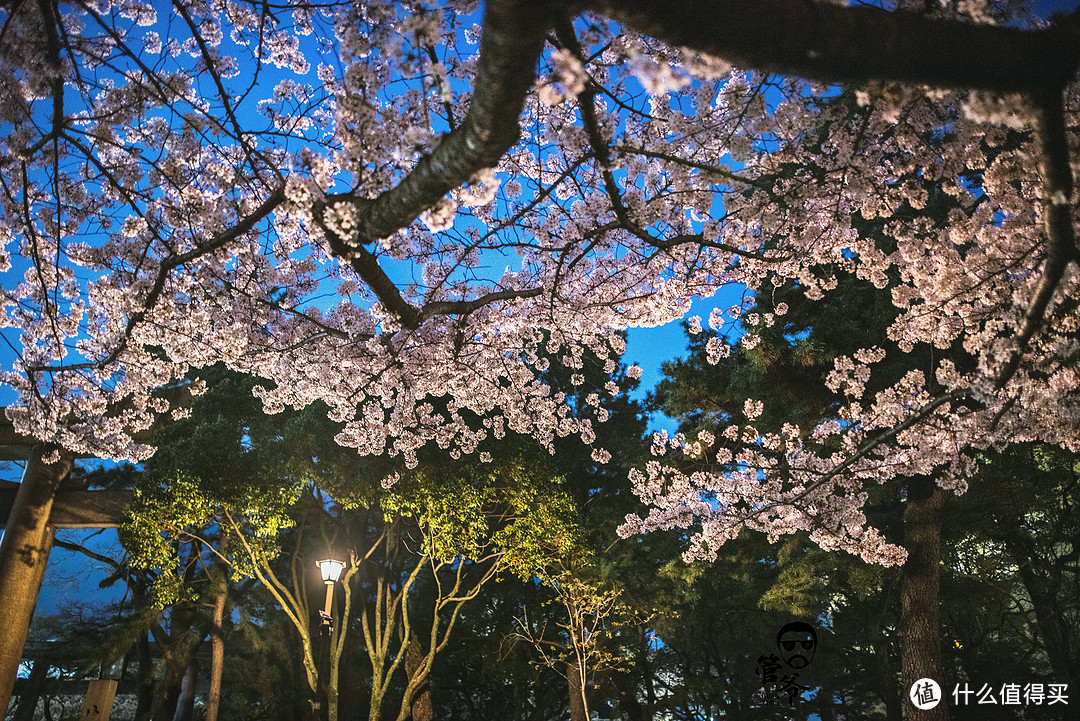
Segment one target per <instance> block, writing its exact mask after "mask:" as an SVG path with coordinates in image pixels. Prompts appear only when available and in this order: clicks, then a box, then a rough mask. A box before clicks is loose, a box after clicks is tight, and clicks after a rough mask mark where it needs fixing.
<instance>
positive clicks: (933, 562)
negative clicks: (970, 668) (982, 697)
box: [900, 477, 949, 721]
mask: <svg viewBox="0 0 1080 721" xmlns="http://www.w3.org/2000/svg"><path fill="white" fill-rule="evenodd" d="M947 495H948V494H947V492H946V491H944V490H942V489H941V488H940V487H939V486H938V485H937V484H936V483H935V482H934V480H933V479H932V478H926V477H920V478H916V479H913V480H912V481H911V482H910V483H909V484H908V495H907V505H906V507H905V508H904V547H905V548H906V549H907V552H908V558H907V562H906V563H904V569H903V574H902V576H901V580H900V667H901V688H902V689H903V692H904V695H905V700H904V718H905V719H909V720H910V721H948V718H949V711H948V698H947V694H948V691H947V690H946V688H945V682H944V679H943V678H942V674H941V622H940V616H939V611H938V605H939V603H940V600H939V593H938V587H939V583H940V565H941V516H942V508H943V507H944V505H945V498H946V496H947ZM922 678H929V679H933V680H934V681H936V682H937V683H938V684H939V685H940V686H941V692H940V694H939V696H940V697H941V698H940V700H939V702H938V704H937V706H935V707H934V708H932V709H924V710H920V709H918V708H916V707H915V706H914V704H913V703H912V701H911V696H910V693H909V692H910V691H911V688H912V686H913V685H914V684H915V682H916V681H918V680H919V679H922Z"/></svg>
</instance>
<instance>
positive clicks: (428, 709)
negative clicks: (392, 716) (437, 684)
mask: <svg viewBox="0 0 1080 721" xmlns="http://www.w3.org/2000/svg"><path fill="white" fill-rule="evenodd" d="M423 660H424V659H423V654H422V653H421V652H420V638H419V637H418V636H417V635H416V631H410V632H409V645H408V647H407V648H406V649H405V673H406V674H407V675H408V677H409V678H410V679H411V678H412V677H413V675H414V674H415V673H416V672H417V670H418V669H419V668H420V666H421V664H422V663H423ZM434 717H435V709H434V707H433V706H432V705H431V686H430V685H428V684H427V683H425V684H424V685H423V686H422V687H421V688H420V691H418V692H417V694H416V696H414V697H413V700H412V721H431V720H432V719H433V718H434Z"/></svg>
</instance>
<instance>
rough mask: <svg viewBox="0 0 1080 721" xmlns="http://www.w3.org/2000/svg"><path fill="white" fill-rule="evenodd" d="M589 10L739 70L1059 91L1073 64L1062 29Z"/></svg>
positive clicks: (611, 5)
mask: <svg viewBox="0 0 1080 721" xmlns="http://www.w3.org/2000/svg"><path fill="white" fill-rule="evenodd" d="M586 7H587V8H589V9H594V10H597V11H598V12H601V13H604V14H605V15H609V16H611V17H612V18H615V19H617V20H619V21H621V22H623V23H625V24H626V25H627V26H629V27H632V28H634V29H635V30H638V31H640V32H643V33H646V34H648V35H652V36H653V37H656V38H659V39H661V40H664V41H666V42H668V43H671V44H672V45H679V46H683V47H687V48H691V49H693V50H698V51H700V52H706V53H709V54H711V55H716V56H718V57H721V58H724V59H725V60H727V61H729V62H731V63H733V64H735V65H737V66H739V67H742V68H753V69H756V70H760V71H763V72H768V73H783V74H787V75H798V76H800V77H804V78H808V79H811V80H823V81H827V82H833V81H840V80H843V81H848V82H859V81H866V80H891V81H900V82H910V83H925V84H927V85H933V86H937V87H964V88H982V89H988V90H998V91H1022V90H1032V89H1035V88H1043V87H1048V88H1060V87H1062V86H1063V85H1064V84H1065V83H1067V82H1068V81H1069V80H1071V79H1072V77H1073V76H1074V75H1075V74H1076V69H1077V66H1078V65H1080V38H1078V36H1077V33H1076V31H1074V30H1065V29H1051V30H1018V29H1016V28H1009V27H999V26H991V25H974V24H970V23H963V22H958V21H953V20H942V19H935V18H928V17H925V16H923V15H920V14H916V13H912V12H902V11H896V12H886V11H884V10H881V9H878V8H872V7H841V6H838V5H834V4H832V3H828V2H815V1H814V0H724V1H723V2H713V1H711V0H663V2H658V1H657V0H593V1H592V2H588V3H586Z"/></svg>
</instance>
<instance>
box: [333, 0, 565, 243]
mask: <svg viewBox="0 0 1080 721" xmlns="http://www.w3.org/2000/svg"><path fill="white" fill-rule="evenodd" d="M558 4H559V3H553V2H523V1H520V0H491V1H490V2H487V3H485V7H484V31H483V37H482V38H481V41H480V58H479V63H478V67H477V73H476V82H475V85H474V88H473V97H472V102H471V104H470V106H469V112H468V114H467V115H466V116H465V120H464V122H463V123H462V124H461V126H460V127H458V128H457V129H456V130H454V131H453V132H451V133H449V134H448V135H446V136H444V137H443V139H442V142H440V143H439V146H438V147H437V148H435V150H434V151H433V152H432V153H431V155H427V156H425V157H424V158H423V159H421V160H420V162H419V163H417V165H416V167H415V168H414V169H413V170H412V171H411V172H410V173H409V174H408V175H407V176H405V178H404V179H403V180H402V181H401V183H399V184H398V185H397V186H395V187H393V188H391V189H390V190H387V191H386V192H384V193H382V194H381V195H379V196H378V197H377V198H375V199H373V200H366V199H363V198H360V197H358V196H355V195H353V194H347V195H338V196H334V198H333V200H335V201H346V202H351V203H353V204H354V205H355V206H356V209H357V210H358V211H359V212H358V215H359V218H358V219H357V220H358V227H357V230H356V233H355V235H354V237H352V238H342V237H340V236H338V235H337V234H335V233H330V241H331V246H332V247H333V249H334V252H335V253H337V254H338V255H340V256H342V257H344V258H348V259H349V260H352V259H353V257H354V256H355V255H356V254H357V248H358V247H359V246H360V245H362V244H367V243H371V242H373V241H375V240H377V239H379V238H386V237H388V236H390V235H393V234H394V233H396V232H397V231H398V230H400V229H401V228H404V227H406V226H408V225H409V224H410V223H412V222H413V221H414V220H416V218H417V217H419V215H420V213H422V212H423V211H424V210H426V209H427V208H430V207H431V206H432V205H434V204H435V203H437V202H438V201H439V199H440V198H442V197H443V196H444V195H446V194H447V193H448V192H450V191H451V190H453V189H454V188H457V187H458V186H460V185H461V184H463V183H464V182H465V181H467V180H468V179H469V178H470V177H471V176H472V175H473V174H475V173H476V172H477V171H480V170H483V169H484V168H490V167H493V166H495V165H496V164H497V163H498V162H499V159H500V158H502V156H503V154H504V153H505V152H506V151H507V150H509V149H510V147H511V146H513V145H514V143H516V142H517V140H518V138H519V136H520V134H521V129H520V126H519V125H518V117H519V116H520V115H521V110H522V108H523V107H524V106H525V97H526V95H527V94H528V92H529V90H530V88H531V87H532V84H533V81H534V79H535V78H536V64H537V60H538V59H539V57H540V50H541V49H542V47H543V44H544V37H545V34H546V32H547V29H548V27H549V26H550V24H551V20H552V16H553V9H554V8H555V7H556V6H557V5H558ZM329 200H330V199H328V201H329ZM324 209H325V205H324V206H323V207H316V209H315V210H316V219H318V220H320V222H321V221H322V218H323V210H324ZM324 229H325V225H324Z"/></svg>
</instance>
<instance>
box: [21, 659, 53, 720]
mask: <svg viewBox="0 0 1080 721" xmlns="http://www.w3.org/2000/svg"><path fill="white" fill-rule="evenodd" d="M49 668H50V664H49V662H48V661H46V660H45V659H43V658H39V659H37V660H36V661H34V667H33V668H32V669H30V678H28V679H27V680H26V685H25V686H23V692H22V693H21V694H19V706H18V708H16V709H15V717H14V719H13V720H12V721H33V719H34V711H36V710H37V704H38V699H39V698H41V689H42V687H43V686H44V685H45V679H46V678H47V676H48V674H49Z"/></svg>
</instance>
